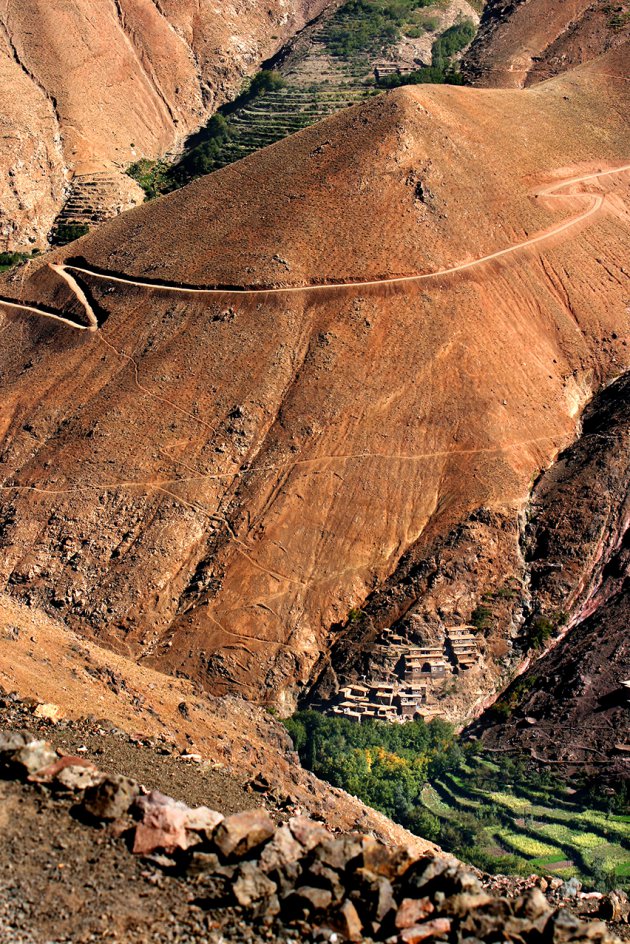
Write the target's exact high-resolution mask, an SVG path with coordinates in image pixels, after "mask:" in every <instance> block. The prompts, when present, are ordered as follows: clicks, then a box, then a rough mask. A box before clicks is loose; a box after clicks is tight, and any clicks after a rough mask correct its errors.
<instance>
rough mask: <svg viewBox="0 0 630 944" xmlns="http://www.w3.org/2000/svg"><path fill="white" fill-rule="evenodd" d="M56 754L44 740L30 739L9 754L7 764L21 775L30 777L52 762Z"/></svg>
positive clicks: (55, 758)
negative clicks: (28, 742) (29, 741)
mask: <svg viewBox="0 0 630 944" xmlns="http://www.w3.org/2000/svg"><path fill="white" fill-rule="evenodd" d="M58 756H59V755H58V754H57V752H56V751H53V750H52V748H51V747H50V745H49V744H48V743H47V742H46V741H31V743H30V744H26V745H25V746H24V747H20V748H19V749H18V750H17V751H13V753H12V754H11V755H10V763H9V766H10V768H11V769H13V770H15V771H16V772H17V773H18V774H19V775H20V776H22V777H30V776H32V775H33V774H36V773H37V772H38V771H40V770H42V769H43V768H44V767H49V766H50V765H51V764H53V763H54V762H55V761H56V760H57V758H58Z"/></svg>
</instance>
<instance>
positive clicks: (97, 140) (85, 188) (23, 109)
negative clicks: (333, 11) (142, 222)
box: [0, 0, 326, 251]
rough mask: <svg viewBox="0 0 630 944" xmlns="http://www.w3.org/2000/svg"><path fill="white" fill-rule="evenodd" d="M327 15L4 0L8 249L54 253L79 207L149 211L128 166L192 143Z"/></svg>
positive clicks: (0, 56) (1, 243)
mask: <svg viewBox="0 0 630 944" xmlns="http://www.w3.org/2000/svg"><path fill="white" fill-rule="evenodd" d="M325 6H326V0H288V2H287V0H270V2H269V3H266V4H258V3H251V2H245V0H230V2H222V3H221V4H210V3H204V4H200V3H198V2H193V0H184V2H181V0H159V2H153V0H111V2H103V3H96V4H95V3H93V2H92V0H54V2H51V0H23V2H20V3H13V2H11V0H2V2H1V3H0V79H1V80H2V88H3V89H4V90H5V95H4V96H3V101H2V108H1V109H0V112H1V114H0V128H2V135H1V136H0V179H1V180H2V181H3V183H2V187H1V189H0V251H5V250H8V251H13V250H16V249H17V250H24V249H28V248H31V247H33V246H37V247H40V248H42V247H45V246H46V239H47V236H48V234H49V232H50V230H51V228H52V226H53V224H54V222H55V220H56V218H57V216H58V214H59V213H60V211H61V210H62V208H63V206H64V204H65V203H66V200H67V199H68V198H71V200H73V201H74V203H75V205H78V204H79V203H81V202H83V203H86V202H87V203H88V204H89V205H91V206H92V210H93V213H94V219H95V220H99V219H102V218H103V217H104V216H108V215H109V216H111V215H113V214H114V213H116V212H119V211H120V210H121V209H126V208H128V207H130V206H133V205H134V204H137V203H139V202H141V201H142V199H143V195H142V191H141V190H140V188H139V187H138V186H137V185H136V184H134V183H133V181H131V180H130V179H129V178H128V177H127V176H126V175H125V173H124V170H125V168H126V167H127V166H128V165H129V164H130V163H132V162H133V161H134V160H135V159H136V158H137V157H138V156H143V157H158V156H159V155H161V154H163V153H165V152H168V151H170V150H176V149H177V148H178V147H180V146H181V144H182V143H183V142H184V140H185V138H186V136H187V134H189V133H190V132H191V131H194V130H196V129H197V128H198V127H199V126H200V125H202V124H203V123H204V122H205V121H206V120H207V118H208V117H209V116H210V115H211V114H213V112H215V111H216V109H217V108H218V107H219V106H220V105H222V104H223V103H224V102H226V101H228V100H229V99H231V98H233V97H234V95H235V94H236V93H238V91H239V89H240V86H241V84H242V81H243V79H244V77H246V76H248V75H251V74H252V73H253V72H255V71H256V70H257V68H258V67H259V66H260V64H261V63H262V62H263V61H264V60H265V59H267V58H268V57H269V56H272V55H273V54H274V53H275V52H277V50H278V49H279V48H280V47H281V46H282V45H283V43H284V42H285V41H286V40H287V39H288V38H289V37H291V36H293V35H294V34H295V33H296V32H297V31H298V30H299V29H300V28H301V27H302V26H304V24H305V23H306V22H308V21H309V20H310V19H312V18H313V17H315V16H316V15H317V14H318V13H320V12H321V11H322V10H323V9H324V8H325ZM95 189H96V191H97V193H95V192H94V191H95ZM75 209H76V206H75Z"/></svg>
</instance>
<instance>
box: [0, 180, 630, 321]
mask: <svg viewBox="0 0 630 944" xmlns="http://www.w3.org/2000/svg"><path fill="white" fill-rule="evenodd" d="M626 171H630V164H624V165H622V166H621V167H614V168H612V169H609V170H601V171H597V172H595V173H592V174H584V175H582V176H580V177H572V178H570V179H569V180H562V181H559V182H558V183H553V184H549V185H548V186H546V187H544V188H543V189H541V190H539V191H537V192H536V194H535V196H536V197H537V198H545V199H549V198H555V199H576V198H579V197H585V198H588V200H589V206H588V207H587V208H586V210H584V211H583V212H582V213H579V214H578V215H577V216H574V217H571V219H569V220H565V221H563V222H562V223H558V224H557V225H556V226H552V227H550V228H549V229H546V230H545V231H544V232H542V233H539V234H538V235H536V236H532V237H530V238H529V239H525V240H523V241H522V242H520V243H515V244H514V245H512V246H508V247H507V248H505V249H499V250H497V251H496V252H492V253H490V254H489V255H486V256H480V257H479V258H477V259H472V260H470V261H469V262H462V263H459V264H458V265H455V266H449V267H448V268H445V269H438V270H437V271H435V272H425V273H416V274H413V275H401V276H391V277H386V278H381V279H371V280H365V281H354V282H353V281H348V282H322V283H313V284H307V285H290V286H281V287H278V288H247V287H230V288H195V287H192V286H190V287H187V286H180V285H172V284H171V285H169V284H163V283H160V282H151V281H150V280H148V279H145V280H142V281H138V280H134V279H133V278H131V277H128V276H124V275H114V274H111V273H107V272H98V271H95V270H94V269H90V268H87V267H82V266H76V265H71V264H67V263H58V264H54V263H52V262H51V263H49V266H50V268H51V269H52V270H53V271H54V272H56V273H57V274H58V275H59V276H60V278H62V279H64V281H65V282H66V283H67V284H68V286H69V287H70V289H71V290H72V292H73V293H74V295H75V296H76V298H77V300H78V301H79V302H80V304H81V306H82V307H83V309H84V311H85V314H86V318H87V324H85V325H83V324H80V323H78V322H75V321H72V320H71V319H69V318H64V317H63V316H62V315H57V314H52V313H51V312H48V311H45V310H44V309H42V308H38V307H37V306H34V305H26V304H22V303H20V302H17V301H14V300H12V299H6V298H0V305H4V306H6V307H9V308H14V309H18V310H22V311H26V312H29V313H30V314H35V315H39V316H41V317H43V318H51V319H52V320H54V321H57V322H61V323H63V324H65V325H67V326H69V327H71V328H74V329H76V330H78V331H89V332H95V331H97V330H98V328H99V324H98V320H97V317H96V314H95V312H94V309H93V308H92V306H91V304H90V302H89V300H88V298H87V296H86V295H85V292H84V291H83V289H82V288H81V286H80V285H79V283H78V282H77V280H76V279H75V278H74V276H73V275H71V274H70V273H71V272H78V273H80V274H82V275H88V276H91V277H92V278H95V279H101V280H104V281H107V282H114V283H117V284H121V285H132V286H134V287H136V288H150V289H152V290H157V291H161V292H177V293H178V294H188V295H222V296H225V295H239V296H241V295H245V296H251V295H290V294H295V293H297V292H318V291H327V292H330V291H334V290H347V289H352V288H372V287H378V286H383V285H401V284H405V283H414V282H422V281H426V280H428V279H436V278H441V277H443V276H447V275H454V274H455V273H457V272H464V271H467V270H468V269H473V268H475V267H477V266H480V265H483V264H484V263H486V262H492V261H493V260H495V259H501V258H503V257H505V256H507V255H510V254H512V253H515V252H518V251H519V250H520V249H527V248H529V247H531V246H535V245H537V244H538V243H542V242H545V241H546V240H548V239H551V238H552V237H553V236H557V235H559V234H560V233H563V232H566V230H569V229H572V228H573V227H574V226H577V225H578V224H580V223H582V222H584V221H585V220H587V219H588V218H589V217H591V216H594V215H595V214H596V213H598V212H599V211H600V210H601V209H602V207H603V206H604V203H605V201H606V197H605V195H604V194H601V193H588V192H587V193H573V194H565V193H559V192H558V191H561V190H565V189H566V188H567V187H571V186H575V185H576V184H581V183H586V182H588V181H590V180H598V179H600V178H602V177H609V176H611V175H613V174H622V173H624V172H626Z"/></svg>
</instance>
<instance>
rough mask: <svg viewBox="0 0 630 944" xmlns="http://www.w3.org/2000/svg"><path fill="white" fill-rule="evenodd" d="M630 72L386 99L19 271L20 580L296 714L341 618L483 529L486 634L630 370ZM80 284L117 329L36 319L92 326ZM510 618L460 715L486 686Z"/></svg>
mask: <svg viewBox="0 0 630 944" xmlns="http://www.w3.org/2000/svg"><path fill="white" fill-rule="evenodd" d="M625 72H627V60H626V56H625V53H624V52H623V51H618V52H616V53H613V54H610V55H609V56H608V57H607V58H606V59H605V60H603V61H600V62H597V63H595V64H593V65H592V66H588V67H582V68H581V69H578V70H575V71H574V72H571V73H569V74H566V75H564V76H562V77H559V78H557V79H554V80H552V81H550V82H547V83H544V84H542V85H540V86H537V87H536V88H534V89H531V90H527V91H521V90H515V91H500V92H495V91H486V90H471V89H462V88H455V87H451V88H447V87H433V88H429V87H416V88H413V89H404V90H399V91H397V92H394V93H391V94H388V95H385V96H381V97H379V98H378V99H374V100H373V101H371V102H369V103H367V104H365V105H362V106H359V107H357V108H354V109H351V110H350V111H348V112H346V113H344V114H342V115H339V116H336V117H334V118H331V119H328V120H327V121H324V122H322V123H321V124H319V125H317V126H316V127H313V128H310V129H308V130H306V131H304V132H302V133H300V134H298V135H296V136H294V137H292V138H290V139H287V140H286V141H284V142H281V143H279V144H278V145H275V146H274V147H272V148H269V149H266V150H265V151H263V152H261V153H259V154H257V155H254V156H252V157H251V158H248V159H246V160H245V161H243V162H240V163H238V164H236V165H232V166H230V167H228V168H225V169H224V170H222V171H219V172H218V173H216V174H213V175H211V176H210V177H208V178H205V179H202V180H200V181H197V182H196V183H195V184H193V185H191V186H189V187H187V188H185V189H184V190H182V191H179V192H177V193H175V194H173V195H171V196H169V197H166V198H164V199H162V200H160V201H158V202H156V203H155V204H152V205H147V206H144V207H141V208H138V209H136V210H134V211H132V212H131V213H129V214H125V215H124V217H122V218H119V219H117V220H115V221H112V222H111V223H108V224H105V225H104V226H103V227H101V228H99V230H98V231H97V232H96V233H95V234H94V235H93V236H90V237H87V238H85V239H84V240H82V241H81V242H79V243H76V244H75V245H74V246H73V250H72V251H73V255H74V256H75V257H80V259H79V260H78V261H76V260H75V262H74V263H71V264H72V265H74V266H75V267H77V266H78V268H74V269H71V268H68V269H65V270H64V269H62V270H61V271H59V270H57V271H54V270H52V269H50V268H49V267H48V266H47V265H45V264H43V263H41V262H39V263H32V264H31V265H30V266H28V267H26V268H23V269H22V270H20V271H19V272H18V273H17V274H16V275H14V277H13V278H12V279H11V280H9V281H6V283H5V284H4V285H3V288H2V291H3V294H4V295H5V297H8V296H12V297H13V299H16V300H18V301H17V303H15V302H14V304H13V305H11V306H7V305H6V304H5V305H4V306H3V337H4V339H5V344H4V346H3V353H2V372H3V385H4V403H5V409H4V411H3V415H2V429H1V433H2V436H3V450H2V464H1V466H0V468H2V472H3V486H2V545H3V555H2V571H1V573H2V581H3V585H4V586H5V587H6V588H7V590H8V591H9V593H10V594H12V595H13V596H15V597H18V598H20V599H21V600H23V601H30V602H31V603H33V604H37V605H41V606H43V607H45V608H46V609H47V610H48V611H49V612H51V613H53V612H54V613H57V614H59V615H61V616H63V617H64V618H65V619H66V620H67V621H68V622H69V624H70V625H71V626H72V628H73V629H75V630H77V631H78V632H80V633H81V634H84V635H87V636H92V637H94V638H96V639H98V640H99V642H101V643H102V644H105V645H107V646H110V647H112V648H114V649H117V650H118V651H120V652H124V653H125V654H127V655H128V656H130V657H132V658H133V659H134V660H138V661H140V662H143V663H146V664H148V665H151V666H154V667H158V668H160V669H162V670H165V671H167V672H171V673H180V674H181V673H183V674H185V675H188V676H190V677H191V678H193V679H195V680H198V681H200V682H201V683H202V684H203V685H204V686H205V687H206V688H207V689H208V690H210V691H212V692H213V693H220V692H224V691H230V690H232V691H234V690H236V691H239V692H242V693H245V694H246V695H248V696H250V697H252V698H254V699H257V700H260V701H265V702H274V703H276V704H278V705H280V706H281V707H282V708H283V710H286V711H288V710H290V709H291V708H292V706H293V705H294V704H295V701H296V698H297V696H298V694H299V692H300V691H301V689H302V688H303V686H304V685H305V684H306V683H307V682H308V680H309V679H310V677H311V675H312V673H313V670H314V667H315V665H316V663H317V662H318V660H319V659H320V658H321V657H322V655H323V654H325V653H326V652H327V651H328V649H329V646H330V642H331V636H330V631H331V627H334V626H337V627H338V626H340V625H345V622H346V618H347V616H348V614H349V613H350V611H353V610H356V609H358V608H361V607H362V605H363V604H364V601H365V600H366V599H367V598H368V596H369V595H370V593H372V592H373V591H375V590H378V589H379V588H381V587H384V588H385V589H387V587H388V586H389V584H388V583H387V581H388V580H389V579H390V578H391V577H392V575H395V574H396V573H397V572H400V568H403V569H404V567H405V562H406V561H407V560H408V558H409V555H411V556H412V557H414V558H415V559H418V558H419V557H424V556H426V555H427V554H428V553H429V551H430V549H431V548H433V547H435V546H436V542H439V541H444V539H445V538H446V536H447V535H449V534H457V533H458V529H460V532H461V534H463V535H464V538H465V537H466V534H465V532H466V529H467V528H469V525H468V524H467V522H471V521H472V522H473V523H474V522H475V521H476V522H477V524H474V525H473V527H472V531H471V530H470V529H469V536H470V535H472V537H471V540H470V541H469V546H470V553H469V558H468V560H469V564H467V565H466V567H465V568H464V569H465V570H466V571H468V574H467V575H466V577H465V579H464V580H463V581H462V582H461V584H458V583H457V579H458V578H457V575H458V573H459V565H456V562H453V563H452V564H449V565H448V567H447V570H445V571H444V577H443V578H441V582H442V586H443V587H446V586H447V584H448V580H451V578H453V579H455V584H451V586H453V587H454V588H455V591H456V592H453V593H449V592H447V589H445V590H443V591H440V592H439V593H438V590H436V591H435V594H434V596H433V598H432V599H433V601H434V603H435V616H436V618H439V620H441V621H442V623H445V622H446V623H447V624H448V625H449V626H451V627H453V626H454V627H457V626H461V625H467V624H469V623H470V621H471V617H472V614H473V612H474V611H475V610H476V608H477V607H478V606H479V605H481V604H482V603H483V599H482V597H483V595H484V594H485V593H487V592H490V591H492V592H494V591H496V590H498V589H499V588H500V587H501V586H502V583H503V581H504V579H506V578H505V576H504V575H505V574H509V573H510V568H511V566H512V562H513V561H514V560H515V557H516V555H517V553H518V527H517V515H518V512H519V510H520V509H521V508H522V506H523V504H524V502H525V501H526V499H527V496H528V493H529V489H530V486H531V483H532V480H533V478H534V477H535V476H536V475H537V473H538V472H539V470H540V469H541V468H544V467H546V466H547V465H548V464H549V463H550V462H551V461H552V460H553V458H554V457H555V456H556V454H557V453H558V451H559V450H560V449H562V448H563V447H565V446H566V445H567V444H569V443H570V442H571V441H572V440H573V439H574V437H575V434H576V429H577V424H578V422H579V416H580V411H581V408H582V407H583V405H584V403H585V402H586V401H587V400H588V399H589V398H590V396H591V395H592V393H593V392H594V391H596V390H597V389H598V388H599V387H600V386H601V385H602V384H604V383H606V382H607V381H609V380H611V379H612V378H613V377H614V376H616V375H617V374H618V373H619V372H620V371H621V370H622V369H624V366H627V363H628V360H627V359H628V352H627V347H626V346H625V335H626V334H627V322H626V320H625V319H626V311H625V305H626V302H625V296H626V287H625V273H624V268H623V267H624V264H625V260H624V241H625V239H626V234H627V204H626V201H627V193H628V187H627V184H628V171H627V153H628V134H627V126H626V121H625V116H626V114H627V94H628V90H627V83H626V82H625V81H619V80H618V78H617V76H619V75H624V74H625ZM533 139H535V141H536V147H532V146H531V142H532V140H533ZM55 259H56V260H57V262H63V261H64V260H65V261H66V262H68V261H69V260H68V253H67V252H66V254H65V255H64V254H63V253H62V252H58V253H57V254H56V256H55ZM115 273H118V274H119V277H118V280H117V278H116V277H115V276H114V277H112V275H113V274H115ZM68 274H70V275H71V276H72V278H73V279H75V280H76V284H77V285H80V286H83V288H84V289H85V291H86V293H87V294H86V301H87V303H88V309H89V311H91V312H92V311H93V312H94V313H95V315H96V317H97V319H98V321H99V322H100V327H99V329H98V330H95V331H92V332H86V331H78V330H77V329H76V328H75V327H72V326H71V325H64V324H63V323H61V322H59V321H54V320H51V319H50V318H47V317H45V316H43V315H42V314H37V313H36V311H40V312H45V311H49V312H57V314H59V313H62V314H64V315H65V316H66V317H70V318H72V317H74V318H77V319H83V320H85V308H84V306H83V305H82V304H81V302H80V299H79V298H78V297H77V293H76V290H73V289H72V287H71V285H70V284H69V283H68V281H66V280H65V278H64V276H67V275H68ZM397 279H399V280H400V281H397ZM147 280H148V282H149V283H151V282H152V283H153V284H147ZM159 283H170V286H169V285H163V286H162V287H160V286H159ZM341 283H343V284H341ZM351 283H354V284H351ZM177 286H188V289H186V290H182V289H178V288H177ZM209 286H219V287H220V286H241V287H243V286H252V287H253V288H252V289H251V290H250V291H248V292H243V291H239V290H236V289H232V290H230V289H226V288H218V289H216V290H214V291H207V287H209ZM309 286H311V287H310V288H309ZM24 303H28V304H30V305H31V306H32V307H34V308H35V309H36V311H33V310H27V309H26V308H24V307H20V305H21V304H24ZM480 508H483V509H486V511H484V512H483V513H482V516H481V517H480V516H479V512H478V509H480ZM475 515H477V518H475ZM488 522H489V524H488ZM484 529H486V530H484ZM466 553H468V552H466ZM480 558H483V561H484V564H483V566H482V567H478V568H476V564H477V561H478V560H479V559H480ZM470 572H472V573H474V574H476V576H475V578H474V579H472V578H470V576H469V574H470ZM394 580H395V578H394ZM445 581H446V583H445ZM401 585H403V586H404V585H405V579H402V581H401ZM405 605H406V604H405ZM432 605H433V604H432ZM398 615H400V614H398ZM510 620H511V617H510V616H509V614H508V613H507V612H506V614H505V619H504V622H503V623H501V625H500V627H499V628H498V629H497V631H496V635H495V638H494V641H493V642H492V645H490V643H489V644H488V652H487V653H486V654H485V655H484V658H485V667H484V671H483V672H476V674H474V676H471V677H474V685H473V686H472V689H473V690H471V691H468V690H466V685H468V684H469V683H468V682H463V683H462V681H461V678H458V677H457V676H454V677H453V680H452V681H453V688H452V691H451V693H450V695H449V697H450V702H448V703H447V705H446V710H447V713H448V712H450V713H451V714H452V715H453V716H460V715H461V713H462V705H464V710H465V711H466V712H467V711H468V710H469V709H470V705H471V702H472V703H476V704H479V705H481V704H482V703H483V700H484V698H487V697H489V696H491V695H492V693H493V692H494V690H495V688H496V686H497V684H498V682H499V678H500V676H501V673H502V671H503V662H502V660H503V659H504V657H505V648H503V649H502V648H501V645H499V643H501V641H503V643H506V642H507V641H508V640H509V639H510V638H511V635H510V634H511V633H512V632H518V631H519V624H518V621H517V622H516V623H514V625H512V624H511V622H510ZM425 622H427V621H426V620H425ZM384 625H386V624H384ZM493 646H495V647H496V648H495V649H493ZM462 685H463V686H464V688H463V689H462Z"/></svg>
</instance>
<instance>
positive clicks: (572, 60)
mask: <svg viewBox="0 0 630 944" xmlns="http://www.w3.org/2000/svg"><path fill="white" fill-rule="evenodd" d="M629 28H630V5H629V4H628V2H627V0H621V2H618V3H609V2H607V0H565V2H562V3H554V2H549V0H514V2H512V3H507V4H506V3H505V2H504V0H489V2H488V3H486V5H485V8H484V12H483V16H482V19H481V25H480V29H479V33H478V34H477V37H476V39H475V41H474V43H473V45H472V47H471V48H470V50H469V52H468V53H467V55H466V59H465V63H464V75H465V76H466V79H467V80H468V81H469V82H470V83H471V84H472V85H479V86H485V87H489V88H522V87H523V86H527V85H534V84H536V83H537V82H542V81H543V80H544V79H548V78H550V77H551V76H554V75H558V74H559V73H561V72H565V71H566V70H567V69H573V68H575V66H578V65H580V64H581V63H584V62H590V61H591V60H592V59H595V58H596V57H597V56H600V55H602V54H603V53H605V52H607V51H608V50H609V49H614V48H616V47H618V46H622V45H624V44H625V43H627V42H628V29H629Z"/></svg>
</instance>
